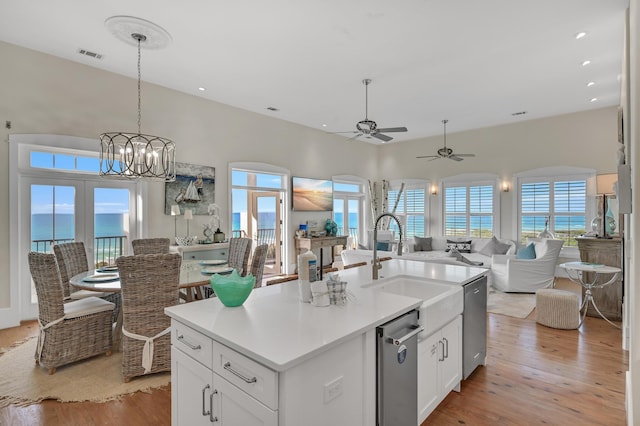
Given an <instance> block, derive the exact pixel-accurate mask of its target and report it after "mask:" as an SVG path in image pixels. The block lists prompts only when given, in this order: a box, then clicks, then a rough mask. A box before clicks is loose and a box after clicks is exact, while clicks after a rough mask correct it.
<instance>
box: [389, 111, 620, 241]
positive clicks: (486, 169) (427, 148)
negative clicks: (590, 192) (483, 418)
mask: <svg viewBox="0 0 640 426" xmlns="http://www.w3.org/2000/svg"><path fill="white" fill-rule="evenodd" d="M449 118H450V119H451V120H450V122H449V124H448V125H447V147H448V148H452V149H453V150H454V153H455V152H457V153H468V154H475V155H476V156H475V157H471V158H465V159H464V160H463V161H459V162H458V161H451V160H445V159H438V160H435V161H429V160H428V159H424V158H423V159H419V158H416V156H418V155H433V154H435V153H436V150H437V149H438V148H440V147H442V145H443V136H442V135H438V136H434V137H430V138H425V139H418V140H415V141H411V142H403V143H399V144H387V145H383V146H382V147H381V148H380V156H379V164H380V167H379V169H378V173H379V175H380V176H383V177H384V178H385V179H399V178H421V179H428V180H431V181H432V182H438V181H439V180H440V179H443V178H446V177H449V176H455V175H459V174H463V173H492V174H497V175H498V176H499V177H500V179H501V180H508V181H509V182H511V183H512V187H513V176H514V175H515V174H516V173H520V172H524V171H528V170H531V169H536V168H540V167H551V166H573V167H585V168H592V169H595V170H596V172H597V173H616V172H617V163H616V149H617V143H618V139H617V137H618V128H617V109H616V108H614V107H610V108H602V109H597V110H591V111H585V112H580V113H575V114H566V115H560V116H555V117H550V118H542V119H538V120H529V121H519V122H517V123H514V124H509V125H503V126H494V127H486V128H482V129H476V130H470V131H465V132H459V133H455V132H452V130H455V120H454V117H449ZM434 119H437V118H434ZM439 186H440V190H439V192H438V196H437V197H431V202H432V206H431V207H432V208H431V214H432V215H433V216H434V221H433V223H432V230H431V231H432V234H434V235H439V234H440V232H441V229H442V223H441V221H440V220H439V219H440V218H441V217H442V215H441V214H440V210H439V209H440V208H441V203H440V200H441V196H442V194H441V185H439ZM500 202H501V209H500V213H501V214H500V236H501V237H502V238H510V239H515V238H516V235H514V231H515V228H514V222H513V221H514V205H515V204H514V203H515V202H516V199H515V197H514V193H513V191H511V192H508V193H501V194H500Z"/></svg>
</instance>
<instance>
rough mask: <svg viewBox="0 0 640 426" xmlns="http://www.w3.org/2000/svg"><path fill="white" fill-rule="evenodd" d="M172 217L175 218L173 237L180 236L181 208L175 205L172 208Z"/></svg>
mask: <svg viewBox="0 0 640 426" xmlns="http://www.w3.org/2000/svg"><path fill="white" fill-rule="evenodd" d="M171 216H173V219H174V220H173V237H174V238H175V237H177V236H178V216H180V206H179V205H177V204H174V205H172V206H171Z"/></svg>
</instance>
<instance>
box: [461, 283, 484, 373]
mask: <svg viewBox="0 0 640 426" xmlns="http://www.w3.org/2000/svg"><path fill="white" fill-rule="evenodd" d="M486 358H487V277H486V276H483V277H481V278H478V279H477V280H474V281H472V282H470V283H468V284H466V285H465V286H464V311H463V314H462V378H463V379H466V378H467V377H469V375H470V374H471V373H472V372H473V370H475V369H476V367H478V366H479V365H485V363H486Z"/></svg>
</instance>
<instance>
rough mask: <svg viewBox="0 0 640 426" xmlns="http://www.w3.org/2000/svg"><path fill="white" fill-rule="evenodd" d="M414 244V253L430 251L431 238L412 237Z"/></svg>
mask: <svg viewBox="0 0 640 426" xmlns="http://www.w3.org/2000/svg"><path fill="white" fill-rule="evenodd" d="M413 240H414V241H415V244H414V245H413V250H414V251H431V250H432V248H431V237H413Z"/></svg>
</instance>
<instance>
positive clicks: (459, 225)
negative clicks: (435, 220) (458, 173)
mask: <svg viewBox="0 0 640 426" xmlns="http://www.w3.org/2000/svg"><path fill="white" fill-rule="evenodd" d="M444 198H445V200H444V206H445V235H446V236H459V237H460V236H469V237H483V238H486V237H491V236H492V235H493V217H494V213H493V210H494V201H493V199H494V186H493V185H459V186H448V187H446V188H445V191H444Z"/></svg>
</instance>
